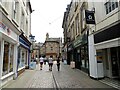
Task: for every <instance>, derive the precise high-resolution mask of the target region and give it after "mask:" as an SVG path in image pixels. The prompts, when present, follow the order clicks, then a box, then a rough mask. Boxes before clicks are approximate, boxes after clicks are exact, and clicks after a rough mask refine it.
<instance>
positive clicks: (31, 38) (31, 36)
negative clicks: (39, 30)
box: [29, 34, 36, 60]
mask: <svg viewBox="0 0 120 90" xmlns="http://www.w3.org/2000/svg"><path fill="white" fill-rule="evenodd" d="M29 38H30V41H31V42H32V46H31V50H30V53H31V60H32V59H33V58H34V57H32V55H33V42H35V41H36V40H35V36H33V35H32V34H31V35H29Z"/></svg>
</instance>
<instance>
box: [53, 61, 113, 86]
mask: <svg viewBox="0 0 120 90" xmlns="http://www.w3.org/2000/svg"><path fill="white" fill-rule="evenodd" d="M53 74H54V77H55V78H56V82H57V83H58V85H59V88H112V87H110V86H108V85H106V84H103V83H101V82H99V81H97V80H93V79H91V78H90V77H89V76H88V75H87V74H86V73H84V72H82V71H80V70H78V69H71V68H70V66H69V65H63V63H62V64H61V68H60V71H59V72H58V71H57V69H56V66H55V65H54V70H53Z"/></svg>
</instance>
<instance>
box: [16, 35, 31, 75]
mask: <svg viewBox="0 0 120 90" xmlns="http://www.w3.org/2000/svg"><path fill="white" fill-rule="evenodd" d="M19 42H20V45H19V47H18V75H19V74H21V73H22V72H23V71H24V70H25V68H28V67H29V63H30V45H31V43H30V42H29V41H28V40H27V38H26V37H25V36H24V35H23V34H21V35H20V36H19Z"/></svg>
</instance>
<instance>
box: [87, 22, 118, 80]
mask: <svg viewBox="0 0 120 90" xmlns="http://www.w3.org/2000/svg"><path fill="white" fill-rule="evenodd" d="M119 28H120V23H118V24H117V23H116V24H115V25H114V26H109V28H107V29H105V30H103V31H101V32H99V33H95V34H94V35H90V36H89V51H90V52H89V54H90V57H89V59H90V66H91V67H90V75H91V77H93V78H104V77H109V78H116V79H120V44H119V43H120V33H119ZM90 42H93V43H94V44H92V43H90Z"/></svg>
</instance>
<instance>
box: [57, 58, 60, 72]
mask: <svg viewBox="0 0 120 90" xmlns="http://www.w3.org/2000/svg"><path fill="white" fill-rule="evenodd" d="M57 69H58V71H59V70H60V57H58V58H57Z"/></svg>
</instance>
